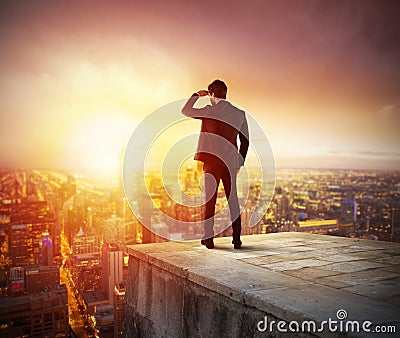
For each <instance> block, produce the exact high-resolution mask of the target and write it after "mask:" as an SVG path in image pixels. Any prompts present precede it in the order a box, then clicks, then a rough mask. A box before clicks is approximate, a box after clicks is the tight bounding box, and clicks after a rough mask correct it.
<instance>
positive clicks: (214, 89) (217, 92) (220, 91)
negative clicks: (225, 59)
mask: <svg viewBox="0 0 400 338" xmlns="http://www.w3.org/2000/svg"><path fill="white" fill-rule="evenodd" d="M227 91H228V87H227V86H226V84H225V82H224V81H221V80H214V81H213V82H212V83H210V84H209V85H208V92H209V93H210V94H211V93H213V94H214V96H215V97H218V98H220V99H226V92H227Z"/></svg>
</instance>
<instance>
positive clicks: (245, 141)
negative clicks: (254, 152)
mask: <svg viewBox="0 0 400 338" xmlns="http://www.w3.org/2000/svg"><path fill="white" fill-rule="evenodd" d="M239 140H240V149H239V154H240V158H239V165H240V166H243V165H244V161H245V159H246V155H247V151H248V150H249V127H248V125H247V120H246V116H245V117H244V122H243V124H242V126H241V128H240V131H239Z"/></svg>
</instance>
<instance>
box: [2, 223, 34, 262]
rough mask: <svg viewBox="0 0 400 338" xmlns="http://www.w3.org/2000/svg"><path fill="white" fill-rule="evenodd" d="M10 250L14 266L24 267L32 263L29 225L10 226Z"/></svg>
mask: <svg viewBox="0 0 400 338" xmlns="http://www.w3.org/2000/svg"><path fill="white" fill-rule="evenodd" d="M7 232H8V248H9V254H10V257H11V258H12V265H13V266H24V265H28V264H29V263H30V253H29V246H28V242H29V229H28V225H27V224H10V225H9V226H8V231H7Z"/></svg>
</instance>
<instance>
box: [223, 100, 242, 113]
mask: <svg viewBox="0 0 400 338" xmlns="http://www.w3.org/2000/svg"><path fill="white" fill-rule="evenodd" d="M219 104H221V108H222V109H224V110H229V111H231V112H235V113H238V114H246V113H245V111H244V110H243V109H241V108H239V107H237V106H235V105H234V104H233V103H232V102H230V101H227V100H223V101H221V102H219Z"/></svg>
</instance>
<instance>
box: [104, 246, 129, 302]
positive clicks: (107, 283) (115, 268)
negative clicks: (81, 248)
mask: <svg viewBox="0 0 400 338" xmlns="http://www.w3.org/2000/svg"><path fill="white" fill-rule="evenodd" d="M123 264H124V257H123V252H122V250H121V249H120V247H119V246H118V245H115V244H105V245H104V246H103V250H102V257H101V285H102V289H103V291H104V293H105V295H106V297H107V299H108V300H109V303H110V304H112V303H113V301H114V286H115V284H119V283H121V282H122V279H123V274H122V271H123Z"/></svg>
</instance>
